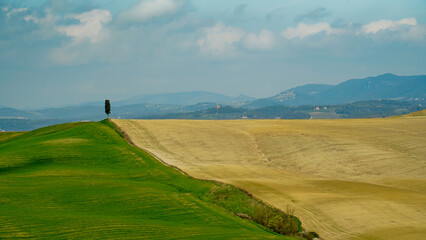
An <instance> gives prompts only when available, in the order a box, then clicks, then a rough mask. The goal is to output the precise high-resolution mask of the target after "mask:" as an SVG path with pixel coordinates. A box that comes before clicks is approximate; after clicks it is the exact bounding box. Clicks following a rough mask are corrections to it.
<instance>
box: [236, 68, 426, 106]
mask: <svg viewBox="0 0 426 240" xmlns="http://www.w3.org/2000/svg"><path fill="white" fill-rule="evenodd" d="M416 98H417V99H423V100H424V98H426V75H418V76H397V75H394V74H390V73H387V74H383V75H379V76H376V77H367V78H363V79H351V80H347V81H345V82H342V83H340V84H337V85H324V84H308V85H304V86H300V87H296V88H291V89H289V90H286V91H283V92H281V93H279V94H278V95H275V96H272V97H269V98H264V99H257V100H254V101H251V102H248V103H246V104H245V105H243V106H242V107H245V108H260V107H266V106H273V105H287V106H300V105H326V104H343V103H351V102H357V101H366V100H383V99H398V100H410V99H411V100H412V99H416Z"/></svg>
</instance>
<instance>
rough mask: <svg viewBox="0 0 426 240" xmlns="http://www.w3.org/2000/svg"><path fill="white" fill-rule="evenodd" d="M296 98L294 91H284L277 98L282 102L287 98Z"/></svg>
mask: <svg viewBox="0 0 426 240" xmlns="http://www.w3.org/2000/svg"><path fill="white" fill-rule="evenodd" d="M295 98H296V93H294V91H286V92H282V93H280V94H279V95H278V96H277V99H278V101H280V102H284V101H286V100H290V99H295Z"/></svg>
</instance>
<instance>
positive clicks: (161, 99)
mask: <svg viewBox="0 0 426 240" xmlns="http://www.w3.org/2000/svg"><path fill="white" fill-rule="evenodd" d="M251 100H254V98H252V97H249V96H246V95H239V96H236V97H230V96H227V95H224V94H219V93H212V92H205V91H193V92H177V93H161V94H144V95H139V96H135V97H131V98H128V99H126V100H122V101H118V102H117V103H116V104H117V106H123V105H129V104H140V103H150V104H171V105H194V104H198V103H203V102H213V103H220V104H232V103H239V102H247V101H251Z"/></svg>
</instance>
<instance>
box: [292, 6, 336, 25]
mask: <svg viewBox="0 0 426 240" xmlns="http://www.w3.org/2000/svg"><path fill="white" fill-rule="evenodd" d="M328 15H330V12H328V11H327V9H325V8H323V7H319V8H316V9H314V10H311V11H309V12H307V13H305V14H302V15H299V16H297V17H295V18H294V21H295V22H300V21H302V20H318V19H321V18H323V17H326V16H328Z"/></svg>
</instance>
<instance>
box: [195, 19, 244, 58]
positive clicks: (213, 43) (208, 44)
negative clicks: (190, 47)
mask: <svg viewBox="0 0 426 240" xmlns="http://www.w3.org/2000/svg"><path fill="white" fill-rule="evenodd" d="M244 35H245V32H244V31H242V30H241V29H238V28H235V27H231V26H225V24H223V23H222V22H218V23H216V25H214V26H213V27H208V28H204V36H203V37H202V38H200V39H199V40H198V42H197V45H198V46H199V47H200V50H201V52H203V53H207V54H212V55H216V56H219V55H230V54H233V53H234V52H235V48H234V44H235V43H237V42H239V41H240V40H241V39H242V38H243V36H244Z"/></svg>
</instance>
